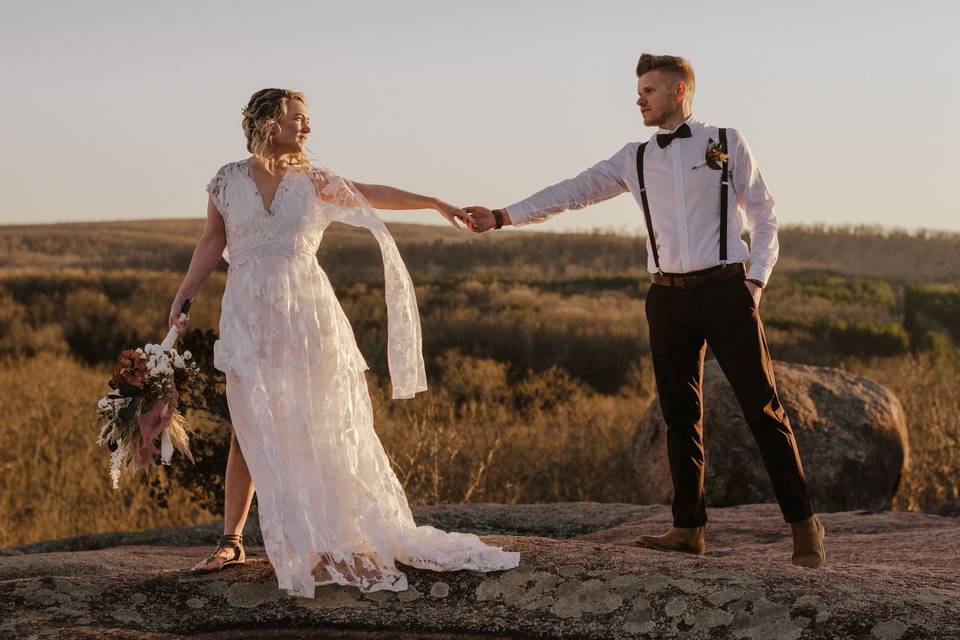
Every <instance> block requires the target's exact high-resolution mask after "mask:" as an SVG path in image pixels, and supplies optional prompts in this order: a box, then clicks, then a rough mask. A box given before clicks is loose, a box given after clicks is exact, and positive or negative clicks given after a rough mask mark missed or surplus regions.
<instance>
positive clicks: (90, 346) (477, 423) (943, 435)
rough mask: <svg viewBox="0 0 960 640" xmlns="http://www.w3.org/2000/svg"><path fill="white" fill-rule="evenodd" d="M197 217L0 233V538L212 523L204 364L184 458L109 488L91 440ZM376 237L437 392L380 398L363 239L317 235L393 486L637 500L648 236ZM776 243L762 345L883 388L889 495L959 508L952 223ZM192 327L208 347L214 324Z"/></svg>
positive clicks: (403, 230)
mask: <svg viewBox="0 0 960 640" xmlns="http://www.w3.org/2000/svg"><path fill="white" fill-rule="evenodd" d="M201 224H202V222H201V221H199V220H158V221H142V222H112V223H88V224H69V225H67V224H64V225H36V226H8V227H0V420H2V424H3V428H2V429H0V547H5V546H9V545H13V544H18V543H23V542H29V541H33V540H39V539H44V538H51V537H57V536H65V535H70V534H74V533H79V532H92V531H105V530H116V529H135V528H144V527H151V526H159V525H164V524H179V523H192V522H201V521H206V520H209V519H211V518H214V517H215V516H216V514H217V512H218V510H219V508H220V502H219V499H218V495H219V490H220V486H221V485H220V483H222V476H221V475H219V474H220V473H221V472H222V466H223V457H222V456H223V450H224V443H225V441H226V439H225V438H226V435H227V433H228V427H227V426H226V425H225V424H224V412H223V410H222V401H219V402H218V400H217V398H216V393H217V385H218V384H219V382H218V381H217V379H216V376H215V372H213V371H210V381H209V385H208V391H209V392H210V394H211V396H210V397H206V398H196V399H194V400H193V401H192V403H191V404H190V407H191V409H190V411H189V413H188V415H189V417H190V418H191V420H192V422H193V423H194V426H195V427H196V429H197V435H196V445H197V448H198V453H199V454H200V455H199V456H198V464H197V465H196V466H195V467H191V466H190V465H189V464H188V463H184V462H183V461H182V460H179V459H178V460H176V461H175V465H174V466H173V467H171V468H169V469H163V468H158V469H156V470H154V471H152V472H151V474H149V475H148V476H147V477H142V478H136V479H132V480H128V481H127V482H126V483H124V485H123V486H122V487H121V489H120V490H118V491H113V490H112V489H110V486H109V481H108V479H107V460H108V457H107V455H106V452H105V451H102V450H98V449H97V447H96V445H95V442H94V440H95V438H96V428H95V425H94V407H95V403H96V399H97V398H99V397H100V396H101V395H103V393H104V392H105V391H106V380H107V378H108V377H109V373H108V372H109V369H110V366H111V362H110V360H111V358H112V357H114V356H115V355H116V353H117V352H118V351H119V350H120V349H122V348H124V347H126V346H132V345H138V344H142V343H144V342H148V341H157V340H158V339H159V338H160V337H162V334H163V332H164V326H165V318H166V313H167V309H168V308H169V304H170V300H171V298H172V296H173V293H174V292H175V290H176V288H177V286H178V284H179V281H180V278H181V277H182V273H183V271H184V270H185V269H186V266H187V264H188V263H189V260H190V255H191V252H192V249H193V246H194V242H195V241H196V238H197V237H198V235H199V231H200V227H201ZM392 229H393V231H394V233H395V237H396V238H397V241H398V244H399V245H400V249H401V252H402V253H403V255H404V258H405V260H406V261H407V264H408V266H409V267H410V270H411V272H412V275H413V278H414V281H415V282H416V284H417V294H418V300H419V302H420V309H421V313H422V317H423V328H424V342H425V344H424V351H425V357H426V359H427V362H428V375H429V379H430V386H431V390H430V392H429V393H427V394H423V395H422V396H420V397H418V398H417V399H416V400H412V401H403V402H394V401H391V400H389V399H388V398H389V396H388V393H387V387H388V385H387V382H386V380H387V374H386V358H385V334H384V332H385V309H384V305H383V299H382V296H383V293H382V269H381V265H380V257H379V251H378V249H377V246H376V244H375V242H374V241H373V240H372V238H370V237H368V236H367V235H366V234H365V232H362V231H357V230H354V229H348V228H345V227H335V228H332V229H331V230H330V231H329V232H328V234H327V237H326V238H325V240H324V244H323V246H322V249H321V252H320V254H319V258H320V261H321V264H322V265H323V266H324V268H325V269H326V270H327V272H328V274H329V275H330V278H331V280H332V281H333V283H334V285H335V287H336V288H337V292H338V295H339V297H340V299H341V302H342V303H343V306H344V309H345V310H346V312H347V315H348V316H349V317H350V319H351V322H352V323H353V326H354V330H355V333H356V335H357V340H358V343H359V345H360V347H361V350H362V351H363V353H364V355H365V356H366V358H367V361H368V362H369V363H370V364H371V366H372V370H371V372H370V374H369V378H368V380H369V383H370V387H371V393H372V395H373V399H374V405H375V409H376V426H377V430H378V432H379V433H380V436H381V438H382V440H383V442H384V445H385V447H386V449H387V451H388V453H389V454H390V456H391V459H392V461H393V463H394V467H395V469H396V470H397V473H398V475H399V476H400V478H401V480H402V482H403V483H404V485H405V487H406V489H407V492H408V495H409V496H410V499H411V501H412V502H415V503H436V502H462V501H490V502H506V503H512V502H537V501H554V500H597V501H630V500H631V499H633V497H634V489H633V486H632V470H631V467H630V461H629V458H628V452H629V441H630V438H631V436H632V432H633V429H634V426H635V425H636V423H637V422H638V421H639V419H640V416H642V414H643V412H644V411H645V410H646V407H647V406H648V404H649V403H650V401H651V400H652V399H653V397H654V391H653V383H652V372H651V370H650V363H649V354H648V344H647V337H646V323H645V319H644V314H643V302H644V300H643V298H644V296H645V293H646V284H645V280H646V278H645V275H644V269H643V263H644V250H643V239H642V238H636V237H627V236H617V235H611V234H570V235H560V234H549V233H537V234H533V233H522V234H520V233H509V232H507V233H500V234H499V235H498V234H486V235H485V236H482V237H476V236H472V235H468V234H465V233H462V234H457V233H455V232H453V231H452V230H450V229H444V228H440V227H423V226H416V225H396V226H393V227H392ZM781 244H782V250H781V255H782V256H783V257H782V259H781V263H780V265H779V266H778V269H777V271H776V272H775V274H774V278H773V280H772V281H771V285H770V287H769V288H768V290H767V292H766V294H765V297H764V302H763V309H764V314H765V318H766V322H767V327H768V338H769V341H770V344H771V350H772V351H773V354H774V357H775V358H778V359H784V360H793V361H797V362H805V363H812V364H825V365H832V366H841V367H844V368H846V369H848V370H851V371H853V372H855V373H857V374H860V375H864V376H867V377H870V378H872V379H874V380H876V381H877V382H880V383H881V384H884V385H886V386H888V387H889V388H891V389H892V390H893V391H894V392H895V393H896V394H897V395H898V396H899V397H900V399H901V401H902V402H903V404H904V407H905V409H906V412H907V416H908V421H909V429H910V437H911V461H912V466H911V469H910V470H909V472H908V475H907V476H906V477H905V478H904V480H903V482H902V484H901V488H900V492H899V493H898V495H897V497H896V499H895V508H897V509H904V510H925V511H931V512H937V511H938V510H942V509H947V508H955V505H956V504H957V503H958V501H960V418H958V416H960V347H958V344H960V287H958V286H957V284H956V283H957V282H960V235H951V234H945V233H944V234H934V233H927V234H907V233H899V232H885V231H882V230H877V229H867V228H843V229H825V228H792V229H791V228H788V229H784V230H783V231H782V233H781ZM222 266H223V265H221V267H222ZM225 278H226V274H225V272H224V271H219V272H217V273H215V274H214V275H213V276H212V277H211V279H210V281H209V282H208V283H207V284H206V285H205V286H204V288H203V290H202V291H201V293H200V294H199V295H198V296H197V299H196V302H195V306H194V310H193V314H192V320H191V327H192V328H194V329H198V330H207V331H209V330H214V329H216V326H217V318H218V314H219V297H220V294H221V292H222V290H223V286H224V282H225ZM196 339H197V340H199V342H198V349H199V353H201V355H202V353H203V344H207V346H209V340H210V339H212V334H209V333H208V334H206V338H205V340H206V342H204V340H203V339H201V338H200V334H199V333H198V334H197V338H196ZM745 433H746V432H745Z"/></svg>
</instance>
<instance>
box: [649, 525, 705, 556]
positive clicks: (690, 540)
mask: <svg viewBox="0 0 960 640" xmlns="http://www.w3.org/2000/svg"><path fill="white" fill-rule="evenodd" d="M637 544H638V545H640V546H641V547H646V548H648V549H656V550H657V551H681V552H683V553H698V554H699V553H703V549H704V545H703V527H694V528H693V529H681V528H678V527H671V529H670V531H667V532H666V533H665V534H663V535H662V536H640V538H639V539H638V540H637Z"/></svg>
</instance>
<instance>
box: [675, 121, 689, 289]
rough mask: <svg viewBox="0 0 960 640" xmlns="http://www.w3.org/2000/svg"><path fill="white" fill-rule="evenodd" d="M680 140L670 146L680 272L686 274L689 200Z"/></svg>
mask: <svg viewBox="0 0 960 640" xmlns="http://www.w3.org/2000/svg"><path fill="white" fill-rule="evenodd" d="M680 142H681V141H680V140H674V141H673V143H672V144H671V145H670V153H671V157H672V160H673V188H674V192H675V193H676V206H677V229H678V230H679V231H680V237H679V238H678V239H677V240H678V242H679V245H680V246H679V247H677V248H678V249H679V250H680V253H679V256H680V272H681V273H684V272H687V271H689V270H690V263H691V261H690V236H689V233H688V231H687V200H686V198H685V197H684V191H683V158H682V157H681V156H682V155H683V154H681V153H680V144H679V143H680Z"/></svg>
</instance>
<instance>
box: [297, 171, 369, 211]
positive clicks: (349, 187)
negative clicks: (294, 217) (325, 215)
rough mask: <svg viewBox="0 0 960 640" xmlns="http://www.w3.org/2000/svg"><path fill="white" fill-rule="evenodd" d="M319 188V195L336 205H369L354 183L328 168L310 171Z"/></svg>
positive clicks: (328, 202) (325, 200) (314, 182)
mask: <svg viewBox="0 0 960 640" xmlns="http://www.w3.org/2000/svg"><path fill="white" fill-rule="evenodd" d="M310 177H311V179H312V180H313V184H314V186H315V187H316V189H317V197H319V198H320V199H321V200H323V201H324V202H326V203H327V204H331V205H333V206H335V207H362V206H367V207H369V204H367V202H366V200H365V199H364V198H363V196H362V195H360V192H359V191H357V188H356V187H355V186H353V184H352V183H351V182H350V181H349V180H346V179H344V178H342V177H340V176H338V175H336V174H334V173H332V172H330V171H328V170H326V169H314V170H313V171H311V173H310Z"/></svg>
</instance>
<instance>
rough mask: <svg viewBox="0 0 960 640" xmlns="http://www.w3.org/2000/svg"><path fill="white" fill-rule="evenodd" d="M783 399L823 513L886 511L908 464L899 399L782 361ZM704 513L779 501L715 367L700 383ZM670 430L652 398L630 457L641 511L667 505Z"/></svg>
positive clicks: (778, 371)
mask: <svg viewBox="0 0 960 640" xmlns="http://www.w3.org/2000/svg"><path fill="white" fill-rule="evenodd" d="M774 373H775V376H776V379H777V388H778V391H779V394H780V400H781V402H782V403H783V406H784V408H785V409H786V411H787V415H788V416H789V418H790V423H791V425H792V427H793V432H794V435H795V437H796V440H797V445H798V447H799V449H800V457H801V460H802V462H803V466H804V471H805V473H806V476H807V482H808V484H809V487H810V492H811V496H812V498H813V503H814V508H815V509H817V510H818V511H848V510H854V509H888V508H889V507H890V504H891V500H892V498H893V496H894V494H895V493H896V491H897V486H898V484H899V482H900V477H901V474H902V473H903V470H904V469H905V467H906V465H907V462H908V452H909V448H908V444H907V428H906V422H905V419H904V413H903V408H902V407H901V406H900V402H899V401H898V400H897V398H896V396H894V395H893V393H891V392H890V391H889V390H887V389H885V388H884V387H882V386H880V385H878V384H876V383H875V382H871V381H870V380H867V379H866V378H859V377H856V376H853V375H850V374H849V373H846V372H844V371H841V370H839V369H834V368H829V367H811V366H805V365H799V364H791V363H787V362H775V363H774ZM703 404H704V418H703V421H704V448H705V458H706V463H705V467H706V479H705V491H706V500H707V505H708V507H709V506H729V505H737V504H753V503H758V502H773V501H774V500H775V498H774V494H773V488H772V486H771V484H770V480H769V477H768V476H767V472H766V469H765V468H764V466H763V461H762V460H761V458H760V451H759V449H758V447H757V445H756V442H755V441H754V439H753V436H752V435H751V433H750V429H749V427H748V426H747V423H746V420H745V419H744V417H743V412H742V411H741V410H740V406H739V404H737V400H736V397H735V396H734V394H733V390H732V389H731V387H730V384H729V382H727V379H726V377H725V376H724V375H723V372H722V371H721V369H720V366H719V364H718V363H717V361H716V360H709V361H707V363H706V365H705V367H704V376H703ZM666 433H667V426H666V424H665V423H664V421H663V414H662V412H661V411H660V402H659V400H658V399H655V400H654V401H653V402H652V403H651V405H650V408H649V409H648V410H647V413H646V415H645V416H644V418H643V420H642V421H641V422H640V425H639V426H638V427H637V430H636V433H635V434H634V439H633V449H632V456H633V462H634V468H635V469H636V477H637V482H638V484H639V491H640V502H643V503H647V504H658V503H669V502H670V500H671V499H672V496H673V486H672V484H671V481H670V468H669V464H668V461H667V438H666Z"/></svg>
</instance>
